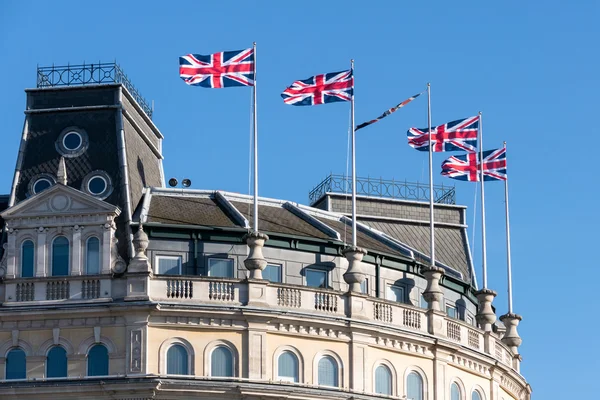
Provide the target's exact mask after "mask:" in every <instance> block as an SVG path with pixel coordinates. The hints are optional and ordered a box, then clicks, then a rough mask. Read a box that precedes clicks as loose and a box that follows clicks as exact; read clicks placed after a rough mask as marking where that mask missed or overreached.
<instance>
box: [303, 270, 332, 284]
mask: <svg viewBox="0 0 600 400" xmlns="http://www.w3.org/2000/svg"><path fill="white" fill-rule="evenodd" d="M306 286H308V287H317V288H326V287H327V272H325V271H319V270H316V269H307V270H306Z"/></svg>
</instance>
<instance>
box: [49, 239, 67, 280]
mask: <svg viewBox="0 0 600 400" xmlns="http://www.w3.org/2000/svg"><path fill="white" fill-rule="evenodd" d="M66 275H69V241H68V240H67V238H66V237H64V236H59V237H57V238H56V239H54V242H53V243H52V276H66Z"/></svg>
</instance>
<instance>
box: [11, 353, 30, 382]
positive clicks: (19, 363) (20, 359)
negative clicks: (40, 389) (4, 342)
mask: <svg viewBox="0 0 600 400" xmlns="http://www.w3.org/2000/svg"><path fill="white" fill-rule="evenodd" d="M26 377H27V369H26V362H25V352H24V351H23V349H19V348H17V349H12V350H11V351H9V352H8V354H7V355H6V379H25V378H26Z"/></svg>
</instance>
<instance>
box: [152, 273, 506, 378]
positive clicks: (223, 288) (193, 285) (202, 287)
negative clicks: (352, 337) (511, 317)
mask: <svg viewBox="0 0 600 400" xmlns="http://www.w3.org/2000/svg"><path fill="white" fill-rule="evenodd" d="M255 286H258V289H259V290H255V289H257V288H256V287H255ZM149 296H150V298H151V299H152V300H153V301H156V302H159V303H170V304H180V305H181V306H198V307H201V306H210V307H211V309H214V306H218V305H222V306H224V307H226V308H227V309H228V310H232V309H235V308H237V307H239V308H244V309H256V310H257V311H260V312H264V311H265V309H268V310H269V312H277V313H279V314H282V315H285V316H288V317H291V318H294V319H297V317H298V316H300V315H304V316H306V315H311V316H312V317H314V318H324V319H327V318H333V319H335V320H341V319H346V318H352V319H355V320H357V321H359V322H360V323H362V324H364V325H365V326H366V327H367V329H368V328H370V329H372V331H373V333H372V334H373V336H374V337H375V338H376V342H377V343H378V344H381V345H386V346H393V347H395V346H400V347H401V346H403V343H402V342H401V341H399V340H395V339H391V337H392V336H393V335H390V334H389V332H398V331H402V332H405V333H406V334H411V333H412V334H415V333H416V334H419V335H421V336H430V337H435V338H436V339H438V340H440V339H441V342H443V343H445V344H446V345H448V346H458V347H461V348H463V349H469V350H471V351H475V352H478V353H482V354H486V355H487V356H489V357H492V358H494V359H495V360H496V361H498V362H501V363H503V364H504V365H506V366H508V367H510V368H514V369H517V367H516V365H515V364H514V363H515V361H514V355H513V354H512V352H511V351H510V349H509V348H508V347H507V346H506V345H505V344H504V343H502V341H501V340H500V338H499V337H497V336H496V335H495V334H493V333H485V332H484V331H482V330H481V329H479V328H477V327H475V326H472V325H469V324H468V323H466V322H465V321H462V320H459V319H455V318H450V317H448V316H446V315H443V314H442V313H440V312H433V310H427V309H423V308H418V307H414V306H411V305H408V304H403V303H397V302H393V301H389V300H384V299H380V298H375V297H371V296H366V295H362V294H354V295H348V294H347V293H344V292H341V291H336V290H328V289H317V288H311V287H305V286H297V285H286V284H279V283H267V282H266V281H246V280H243V281H240V280H237V279H227V278H209V277H175V276H172V277H164V276H157V277H154V278H153V279H151V280H150V283H149ZM261 304H262V306H261ZM352 310H360V311H359V312H356V311H352ZM294 314H296V316H295V317H294V316H293V315H294ZM460 360H461V359H460V357H457V360H456V362H458V363H460V362H461V361H460Z"/></svg>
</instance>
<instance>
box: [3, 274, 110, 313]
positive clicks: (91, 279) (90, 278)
mask: <svg viewBox="0 0 600 400" xmlns="http://www.w3.org/2000/svg"><path fill="white" fill-rule="evenodd" d="M111 292H112V290H111V277H110V276H107V275H81V276H63V277H44V278H17V279H14V280H10V281H8V282H6V295H5V301H4V303H3V305H4V306H20V305H29V306H30V305H32V303H37V302H41V303H40V304H47V303H48V302H70V301H72V302H77V303H81V302H96V301H112V298H111Z"/></svg>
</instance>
